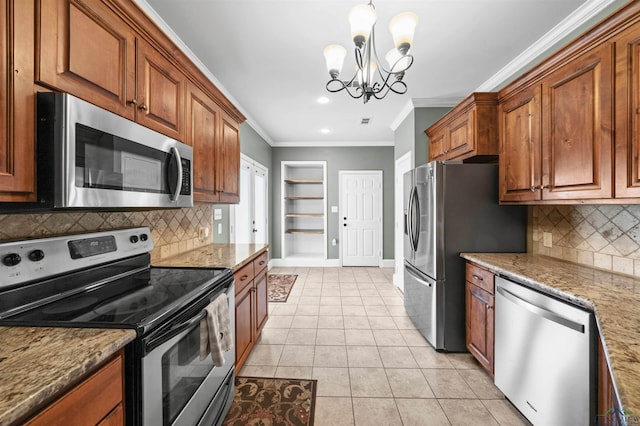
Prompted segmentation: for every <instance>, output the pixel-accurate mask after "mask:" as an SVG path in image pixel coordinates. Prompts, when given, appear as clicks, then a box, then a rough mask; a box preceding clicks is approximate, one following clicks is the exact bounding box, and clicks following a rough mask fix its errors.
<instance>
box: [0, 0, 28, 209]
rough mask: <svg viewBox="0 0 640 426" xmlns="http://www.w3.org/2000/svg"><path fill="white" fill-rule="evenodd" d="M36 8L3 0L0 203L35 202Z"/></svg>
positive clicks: (0, 9)
mask: <svg viewBox="0 0 640 426" xmlns="http://www.w3.org/2000/svg"><path fill="white" fill-rule="evenodd" d="M33 14H34V4H33V2H28V1H12V0H0V24H1V25H0V110H1V111H2V113H0V201H2V202H4V201H35V199H36V176H35V132H34V128H35V104H34V101H35V94H34V84H33V69H34V58H33V48H34V34H35V29H34V20H33V16H34V15H33Z"/></svg>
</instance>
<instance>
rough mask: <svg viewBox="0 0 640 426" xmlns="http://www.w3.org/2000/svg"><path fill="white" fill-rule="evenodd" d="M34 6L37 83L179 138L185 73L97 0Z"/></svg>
mask: <svg viewBox="0 0 640 426" xmlns="http://www.w3.org/2000/svg"><path fill="white" fill-rule="evenodd" d="M38 7H39V15H38V16H39V34H40V37H39V40H38V46H37V47H38V48H37V58H38V62H37V64H38V66H37V69H36V81H37V82H38V83H41V84H43V85H46V86H49V87H51V88H54V89H57V90H61V91H64V92H67V93H70V94H72V95H75V96H78V97H79V98H82V99H85V100H86V101H88V102H91V103H93V104H96V105H99V106H101V107H103V108H105V109H107V110H109V111H112V112H114V113H116V114H118V115H121V116H123V117H126V118H129V119H130V120H135V121H138V122H139V123H140V124H143V125H144V126H147V127H149V128H152V129H154V130H157V131H158V132H161V133H163V134H165V135H167V136H170V137H172V138H175V139H178V140H180V141H184V139H185V138H184V133H185V132H184V121H185V111H184V96H185V90H186V89H185V86H186V76H185V75H184V74H183V73H181V72H180V71H179V70H178V68H177V67H176V66H174V65H173V64H172V63H171V62H170V61H169V60H168V59H167V58H166V57H165V56H164V55H163V54H162V53H161V52H160V51H158V50H157V49H155V48H154V47H153V46H151V45H150V44H149V43H148V42H147V41H145V40H144V39H142V38H141V37H139V36H138V34H136V32H135V31H134V30H133V29H132V28H131V27H130V26H129V25H128V24H127V23H126V22H125V21H123V20H122V19H121V18H120V17H119V16H118V15H116V14H115V13H114V12H113V11H112V10H111V9H110V8H108V7H107V6H105V5H104V4H103V3H102V2H100V1H98V0H92V1H90V0H84V1H79V0H40V1H39V2H38ZM136 64H137V66H136Z"/></svg>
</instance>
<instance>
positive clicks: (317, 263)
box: [270, 258, 340, 268]
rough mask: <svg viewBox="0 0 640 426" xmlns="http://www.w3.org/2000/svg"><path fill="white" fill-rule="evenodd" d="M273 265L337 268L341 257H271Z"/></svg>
mask: <svg viewBox="0 0 640 426" xmlns="http://www.w3.org/2000/svg"><path fill="white" fill-rule="evenodd" d="M270 264H271V266H272V267H284V268H287V267H301V268H337V267H339V266H340V259H304V258H300V259H286V258H285V259H271V262H270Z"/></svg>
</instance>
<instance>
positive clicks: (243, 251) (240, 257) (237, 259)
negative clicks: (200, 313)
mask: <svg viewBox="0 0 640 426" xmlns="http://www.w3.org/2000/svg"><path fill="white" fill-rule="evenodd" d="M268 248H269V244H209V245H206V246H203V247H199V248H196V249H193V250H189V251H185V252H184V253H180V254H177V255H175V256H171V257H167V258H165V259H162V260H159V261H156V262H154V263H153V265H154V266H195V267H202V268H208V267H225V268H231V269H233V271H234V272H235V271H237V270H238V269H240V268H242V267H243V266H244V265H246V264H247V263H249V262H251V261H252V260H253V259H255V258H256V257H257V256H258V255H259V254H261V253H262V252H263V251H265V250H267V249H268Z"/></svg>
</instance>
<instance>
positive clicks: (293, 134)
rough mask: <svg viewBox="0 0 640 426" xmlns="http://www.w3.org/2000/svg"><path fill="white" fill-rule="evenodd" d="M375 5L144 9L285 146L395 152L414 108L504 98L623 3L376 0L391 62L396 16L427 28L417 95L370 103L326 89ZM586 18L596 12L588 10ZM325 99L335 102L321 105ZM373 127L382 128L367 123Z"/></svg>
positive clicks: (153, 1) (333, 1) (311, 0)
mask: <svg viewBox="0 0 640 426" xmlns="http://www.w3.org/2000/svg"><path fill="white" fill-rule="evenodd" d="M365 2H366V0H361V1H354V0H180V1H176V0H136V3H138V4H139V5H140V6H141V7H142V8H143V10H145V11H146V12H147V13H148V14H149V15H150V16H151V17H152V19H154V20H155V21H156V22H158V24H159V25H160V26H161V28H163V29H164V30H165V31H166V32H168V33H171V32H173V33H174V34H170V36H172V37H173V38H174V40H176V42H177V43H178V44H179V45H182V46H183V47H184V45H186V46H187V47H188V49H189V50H190V51H191V53H192V54H193V55H192V58H194V56H195V58H194V59H196V58H197V60H199V62H200V63H201V65H203V66H204V67H205V68H206V69H207V70H208V74H209V75H210V76H212V77H213V78H212V79H213V81H214V83H216V85H218V86H221V87H220V89H221V90H222V91H223V93H225V94H226V95H227V96H228V97H229V98H230V99H231V100H232V102H234V104H235V105H236V106H237V107H238V108H239V109H240V110H241V111H242V112H243V113H244V114H245V115H246V116H247V118H248V121H249V124H250V125H251V126H252V127H253V128H254V129H255V130H256V131H257V132H258V133H259V134H260V135H262V137H264V138H265V140H267V142H269V143H270V144H271V145H274V146H288V145H301V146H305V145H309V146H317V145H337V146H340V145H391V144H393V138H394V135H393V126H394V125H395V124H397V123H398V120H401V119H402V118H403V117H404V114H405V113H406V112H407V111H410V109H411V107H412V106H452V105H455V103H457V101H459V100H460V99H462V98H463V97H465V96H467V95H468V94H470V93H471V92H473V91H475V90H477V89H478V88H481V89H483V90H494V89H495V87H496V86H498V85H499V83H501V82H502V80H504V78H503V77H502V76H503V75H504V76H505V77H506V75H505V69H503V68H504V67H505V66H507V65H508V64H509V63H510V62H511V61H513V60H514V58H516V57H517V56H518V55H520V54H521V53H522V52H524V51H526V50H527V48H529V47H530V46H531V45H532V44H534V43H535V42H536V41H538V40H539V39H540V38H541V37H542V36H544V35H545V33H547V32H549V31H550V30H551V29H553V28H554V27H555V26H556V25H557V24H559V23H561V21H563V20H565V21H564V22H566V21H569V20H572V19H573V21H572V22H574V21H576V20H577V21H579V20H580V19H586V18H582V16H583V15H588V14H589V13H591V15H593V14H595V13H601V14H602V13H603V12H602V10H601V9H603V8H604V6H606V5H609V6H610V5H611V3H615V0H413V1H410V0H376V1H375V2H374V4H375V7H376V12H377V15H378V25H377V26H376V41H377V43H378V50H379V51H380V55H381V56H384V53H385V52H387V51H388V50H389V49H390V48H391V47H392V40H391V36H390V34H389V31H388V30H387V24H388V22H389V20H390V19H391V18H392V17H393V16H395V15H396V14H398V13H400V12H405V11H412V12H414V13H416V14H417V15H418V19H419V21H418V27H417V29H416V34H415V38H414V43H413V46H412V47H411V51H412V53H413V55H414V63H413V66H412V67H411V68H410V69H409V70H408V71H407V73H406V75H405V78H404V81H405V82H406V83H407V85H408V87H409V88H408V91H407V93H406V94H404V95H397V94H393V93H391V94H389V95H388V96H387V97H386V98H384V99H382V100H375V99H372V100H370V101H369V102H368V103H367V104H364V103H363V101H362V99H352V98H350V97H349V96H348V95H347V94H346V93H344V92H338V93H328V92H327V91H326V89H325V84H326V82H327V81H328V80H329V75H328V72H327V70H326V67H325V63H324V57H323V55H322V49H323V48H324V47H325V46H326V45H328V44H333V43H337V44H342V45H343V46H344V47H346V48H347V52H348V53H347V58H346V59H345V65H344V69H343V75H341V77H343V79H347V77H348V78H349V79H350V78H351V76H352V75H351V74H352V73H350V72H347V70H352V69H354V67H355V62H354V59H353V55H354V53H353V43H352V42H351V40H350V36H349V25H348V22H347V13H348V11H349V9H350V8H351V7H352V6H354V5H356V4H361V3H365ZM603 5H604V6H603ZM576 9H577V11H576ZM585 9H588V13H587V12H585V13H580V11H581V10H583V11H584V10H585ZM594 10H595V12H594ZM572 13H573V15H572V17H569V18H568V19H565V18H567V17H568V16H569V15H571V14H572ZM576 15H580V16H579V17H578V18H576ZM556 29H557V27H556ZM557 38H558V37H556V39H557ZM556 41H557V40H556ZM196 62H197V61H196ZM521 62H522V61H521ZM507 68H508V67H507ZM501 70H502V74H500V71H501ZM497 73H498V74H497ZM348 74H349V75H348ZM492 77H493V80H491V79H492ZM487 86H490V87H487ZM320 96H327V97H328V98H329V99H330V102H329V103H327V104H324V105H322V104H319V103H318V102H317V99H318V98H319V97H320ZM362 118H370V119H371V121H370V123H369V124H368V125H362V124H360V123H361V120H362ZM321 129H329V133H326V134H325V133H322V132H321Z"/></svg>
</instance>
